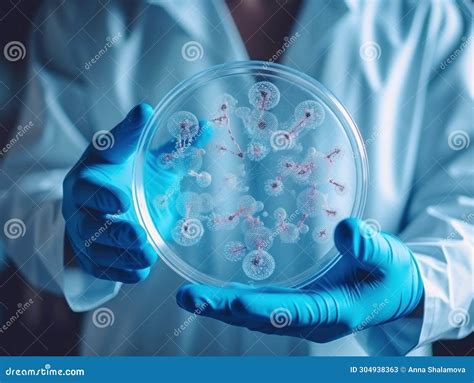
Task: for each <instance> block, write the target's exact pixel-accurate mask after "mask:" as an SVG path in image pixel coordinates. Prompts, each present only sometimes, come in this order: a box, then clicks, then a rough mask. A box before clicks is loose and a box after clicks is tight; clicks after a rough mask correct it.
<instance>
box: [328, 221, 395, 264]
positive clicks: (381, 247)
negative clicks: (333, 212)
mask: <svg viewBox="0 0 474 383" xmlns="http://www.w3.org/2000/svg"><path fill="white" fill-rule="evenodd" d="M393 241H398V240H397V239H396V238H394V237H391V236H389V235H387V234H385V233H382V232H380V230H378V228H374V226H373V225H370V224H368V223H365V222H364V221H361V220H359V219H356V218H348V219H345V220H343V221H341V222H339V224H338V225H337V226H336V229H335V232H334V242H335V245H336V248H337V249H338V250H339V252H340V253H341V254H342V256H351V257H353V258H355V259H356V260H357V261H358V262H359V263H360V266H361V267H362V268H364V269H366V270H367V271H372V270H373V269H374V268H384V267H385V266H388V265H389V264H390V263H391V261H392V257H393V255H392V248H391V245H390V243H391V242H393Z"/></svg>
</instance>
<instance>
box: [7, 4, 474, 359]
mask: <svg viewBox="0 0 474 383" xmlns="http://www.w3.org/2000/svg"><path fill="white" fill-rule="evenodd" d="M35 23H36V25H38V26H39V30H37V31H35V32H34V34H33V36H32V39H31V42H30V44H29V45H28V47H27V49H28V50H27V51H28V58H29V60H30V71H29V77H28V82H27V84H26V86H27V89H28V90H27V96H26V99H24V100H22V103H23V108H22V114H21V118H20V120H19V124H23V125H24V124H26V123H28V122H29V121H33V122H34V128H33V129H31V130H30V131H28V133H27V134H25V135H24V137H22V138H21V140H20V141H19V142H18V143H17V144H15V145H13V146H12V147H11V148H10V149H9V151H8V153H7V155H6V158H5V160H4V161H3V163H2V168H1V172H0V209H1V210H0V216H1V217H2V219H4V220H5V221H6V220H7V219H9V218H11V217H15V218H19V219H21V220H23V221H24V222H25V224H26V233H25V235H24V236H23V237H21V238H18V239H11V240H8V239H6V240H5V242H6V243H5V245H6V250H7V253H8V254H9V256H11V257H12V259H13V260H14V261H15V262H16V264H17V266H18V267H19V268H20V270H21V272H22V273H23V274H24V275H25V276H26V277H27V278H28V279H29V281H31V282H32V283H34V284H35V285H37V286H39V287H40V288H41V289H44V288H47V289H49V290H53V291H56V292H58V293H61V292H62V293H64V296H65V297H66V299H67V301H68V303H69V304H70V306H71V308H72V309H73V310H76V311H86V310H90V311H89V314H88V317H87V318H86V321H85V324H84V328H83V333H82V335H81V338H82V340H81V342H82V352H83V353H84V354H91V355H96V354H99V355H110V354H113V355H117V354H118V355H129V354H138V355H163V354H167V355H206V354H212V355H216V354H225V355H240V354H243V355H252V354H269V355H274V354H276V355H287V354H313V355H364V354H372V355H379V354H405V353H407V352H408V351H410V350H412V349H413V348H415V347H417V348H418V349H419V350H421V351H418V353H427V352H428V350H427V349H426V348H423V347H421V346H423V345H429V343H430V342H432V341H434V340H436V339H440V338H461V337H464V336H466V335H467V334H469V333H470V332H471V331H472V328H473V323H474V320H473V319H474V318H473V314H474V306H473V280H472V269H473V247H472V246H473V237H474V235H473V212H474V199H473V191H474V180H473V169H474V167H473V163H474V162H473V159H474V157H473V147H474V144H471V145H470V146H467V147H465V148H464V149H461V150H453V149H452V146H453V145H451V146H450V142H451V143H452V141H453V136H451V137H450V134H452V133H453V132H454V131H462V132H464V136H462V137H461V138H466V137H467V138H468V139H469V137H472V135H473V112H472V98H473V76H472V58H473V44H472V42H473V41H472V31H471V30H470V29H469V28H470V24H469V18H468V13H467V9H466V8H462V7H460V6H459V5H457V4H455V3H453V2H449V1H441V0H439V1H433V2H428V1H422V2H417V1H375V0H373V1H356V0H354V1H346V2H342V1H341V2H322V1H306V2H304V5H303V6H302V9H301V11H300V14H299V17H298V19H297V21H296V22H295V25H294V31H293V32H292V35H293V34H295V33H296V32H298V34H299V37H298V38H297V40H296V41H295V42H294V43H293V44H292V45H291V46H290V47H289V49H287V51H286V52H285V55H284V57H283V63H284V64H286V65H289V66H291V67H293V68H296V69H298V70H300V71H302V72H304V73H307V74H309V75H311V76H313V77H314V78H316V79H317V80H318V81H320V82H321V83H323V84H324V85H325V86H326V87H327V88H329V89H330V90H331V91H332V92H333V93H334V94H335V95H336V96H337V97H338V98H339V99H340V101H341V102H342V103H343V104H344V105H345V107H346V108H347V109H348V111H349V112H350V113H351V115H352V117H353V118H354V120H355V122H356V123H357V125H358V127H359V129H360V131H361V133H362V136H363V138H364V140H365V144H366V147H367V152H368V158H369V164H370V181H369V194H368V201H367V202H368V203H367V208H366V211H365V217H367V218H372V219H376V220H377V221H378V222H379V223H380V224H381V226H382V227H383V228H384V230H386V231H393V232H397V233H399V234H400V236H401V237H402V238H403V239H404V240H405V241H406V243H407V244H408V245H409V247H410V248H411V249H412V250H413V252H414V254H415V256H416V259H417V261H418V263H419V266H420V270H421V274H422V278H423V281H424V287H425V294H424V317H423V318H418V317H412V318H403V319H398V320H396V321H394V322H391V323H389V324H385V325H383V326H378V327H376V328H372V329H369V330H365V331H362V332H361V333H359V334H358V335H357V336H353V335H351V336H348V337H345V338H343V339H340V340H338V341H336V342H332V343H329V344H326V345H318V344H313V343H310V342H307V341H304V340H301V339H294V338H288V337H278V336H268V335H262V334H259V333H255V332H251V331H248V330H246V329H241V328H237V327H232V326H228V325H225V324H223V323H220V322H217V321H214V320H212V319H208V318H194V317H193V316H192V315H190V314H189V313H187V312H185V311H183V310H181V309H180V308H178V306H177V305H176V303H175V292H176V289H177V288H178V287H179V286H180V285H181V284H182V283H183V282H184V281H183V280H182V279H181V278H180V277H179V276H177V275H176V274H174V273H173V272H172V271H171V270H169V269H168V267H167V266H166V265H165V264H164V263H162V262H159V263H158V264H157V265H156V266H155V267H154V269H153V272H152V274H151V275H150V277H149V278H148V279H147V280H146V281H145V282H143V283H139V284H136V285H123V286H122V285H121V284H119V283H113V282H108V281H101V280H95V279H94V278H93V277H90V276H88V275H86V274H84V273H83V272H82V271H80V270H78V269H73V268H66V269H65V268H64V267H63V238H64V219H63V217H62V215H61V199H62V181H63V179H64V176H65V174H66V173H67V172H68V170H69V169H70V168H71V167H72V166H73V165H74V163H75V162H76V161H77V160H78V159H79V157H80V155H81V154H82V152H83V151H84V149H85V148H86V146H87V145H88V144H89V142H90V141H91V138H92V135H93V134H94V132H96V131H98V130H102V129H107V130H108V129H111V128H112V127H113V126H114V125H115V124H116V123H117V122H119V121H120V120H121V119H122V118H123V116H124V115H125V114H126V112H127V111H128V110H129V109H130V108H131V107H132V106H133V105H135V104H137V103H138V102H141V101H146V102H149V103H151V104H152V105H154V104H156V103H157V102H158V101H159V100H160V99H161V98H162V97H163V96H164V95H165V94H166V93H167V92H168V91H169V90H170V89H171V88H172V87H173V86H175V85H176V84H177V83H178V82H179V81H181V80H183V79H186V78H188V77H189V76H190V75H192V74H194V73H196V72H198V71H200V70H202V69H205V68H208V67H209V66H211V65H214V64H219V63H223V62H228V61H233V60H245V59H247V54H246V52H245V48H244V45H243V43H242V40H241V39H240V36H239V35H238V32H237V29H236V27H235V25H234V24H233V20H232V17H231V15H230V13H229V11H228V9H227V7H226V5H225V3H224V2H223V1H212V0H209V1H190V0H189V1H188V0H172V1H171V0H170V1H148V2H147V1H134V2H132V1H129V2H127V1H113V2H108V3H106V5H105V6H104V5H101V4H100V3H96V2H93V1H75V2H71V1H70V2H67V3H66V4H63V5H60V4H59V2H58V4H56V3H55V2H54V1H51V0H50V1H47V2H45V5H44V7H43V9H42V11H41V12H40V14H39V16H38V17H37V18H36V21H35ZM117 36H118V37H119V39H118V41H117V42H115V43H114V44H113V46H112V47H108V48H107V51H106V52H105V53H104V52H102V53H100V54H99V52H100V50H101V49H103V48H104V46H105V45H106V44H107V43H108V42H110V41H114V38H116V37H117ZM463 39H464V40H463ZM115 40H116V39H115ZM188 41H197V42H199V43H200V44H201V45H202V46H203V57H202V58H201V59H199V60H196V61H186V60H184V59H183V57H182V52H181V49H182V46H183V45H184V44H185V43H186V42H188ZM463 42H464V43H466V42H467V43H466V44H463ZM374 43H376V45H375V44H374ZM109 45H110V44H109ZM371 48H373V49H374V50H373V51H370V49H371ZM96 55H98V57H99V58H98V59H95V60H94V61H95V62H94V63H92V65H91V60H92V59H93V58H94V57H95V58H97V57H96ZM450 55H455V57H454V56H451V59H449V57H450ZM453 57H454V59H453ZM446 60H449V61H450V62H449V63H448V61H446ZM87 64H89V67H88V68H87V69H86V67H87V66H88V65H87ZM464 146H466V145H464ZM457 149H459V147H458V148H457ZM97 307H107V308H109V309H110V310H112V312H113V314H114V323H113V325H112V326H110V327H106V328H99V327H97V326H96V325H95V324H94V321H93V309H95V308H97ZM459 314H461V316H463V315H464V317H465V316H466V315H467V316H470V319H471V320H470V321H469V323H467V324H465V322H466V321H465V320H464V323H462V324H464V325H462V326H459V325H457V323H456V322H455V320H456V318H457V320H459ZM456 315H457V316H456ZM453 318H454V319H453ZM185 322H186V323H188V324H189V325H187V326H186V327H185V330H184V331H182V332H181V333H180V334H179V335H178V336H176V335H175V329H177V328H179V326H180V325H181V324H183V323H185Z"/></svg>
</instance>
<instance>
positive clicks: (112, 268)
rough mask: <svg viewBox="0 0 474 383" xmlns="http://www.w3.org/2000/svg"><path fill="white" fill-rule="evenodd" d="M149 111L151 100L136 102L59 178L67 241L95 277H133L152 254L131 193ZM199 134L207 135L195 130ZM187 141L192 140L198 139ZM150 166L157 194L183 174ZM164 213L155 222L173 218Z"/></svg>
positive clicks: (146, 269) (142, 274)
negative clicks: (136, 159)
mask: <svg viewBox="0 0 474 383" xmlns="http://www.w3.org/2000/svg"><path fill="white" fill-rule="evenodd" d="M152 114H153V109H152V108H151V106H149V105H147V104H140V105H137V106H136V107H135V108H133V109H132V110H131V111H130V112H129V114H128V115H127V117H126V118H125V119H124V120H123V121H122V122H120V123H119V124H118V125H117V126H116V127H115V128H114V129H113V130H111V131H110V132H107V133H106V134H105V135H104V136H103V137H102V139H103V140H104V143H103V144H104V145H101V143H100V142H95V143H94V142H93V143H92V144H91V145H89V147H88V148H87V149H86V151H85V152H84V154H83V155H82V157H81V158H80V160H79V161H78V162H77V164H76V165H75V166H74V167H73V168H72V170H71V171H70V172H69V173H68V174H67V176H66V178H65V180H64V184H63V190H64V197H63V207H62V212H63V216H64V218H65V221H66V241H67V244H68V245H69V246H70V247H71V249H72V252H73V254H74V255H75V258H76V259H77V261H78V262H79V263H80V265H81V266H82V268H83V269H84V270H85V271H86V272H88V273H89V274H92V275H93V276H95V277H97V278H100V279H106V280H113V281H118V282H124V283H136V282H139V281H141V280H143V279H145V278H146V277H147V276H148V274H149V273H150V267H151V266H152V265H153V264H154V263H155V262H156V260H157V255H156V253H155V251H154V250H153V248H152V246H151V245H150V244H149V243H148V241H147V236H146V233H145V231H144V229H143V228H142V227H141V226H140V224H139V223H138V221H137V219H136V216H135V214H134V209H133V206H132V193H131V183H132V162H133V155H134V154H135V152H136V149H137V144H138V140H139V138H140V134H141V133H142V131H143V129H144V127H145V125H146V122H147V121H148V119H149V118H150V117H151V116H152ZM200 126H201V125H200ZM208 131H209V130H208ZM204 138H206V139H207V138H208V137H207V135H199V139H204ZM106 140H108V142H105V141H106ZM105 144H107V145H105ZM191 144H193V145H194V144H197V139H196V140H195V141H194V142H192V143H191ZM173 147H174V146H173V143H172V142H168V143H167V144H166V145H164V146H163V147H161V148H159V149H158V150H157V151H156V152H155V153H153V154H150V155H151V156H153V157H154V158H149V161H147V164H148V166H153V164H155V163H156V161H157V158H158V157H159V156H160V154H162V153H165V152H167V151H169V150H172V149H173ZM155 156H156V157H155ZM153 170H154V171H155V170H156V171H157V172H158V173H157V174H156V177H155V178H154V182H155V183H156V185H155V188H154V190H156V193H157V194H164V193H165V191H166V190H167V189H168V188H169V187H170V185H172V184H173V183H174V182H177V181H178V182H179V179H180V177H182V176H183V174H180V173H181V171H182V170H180V169H169V170H166V169H158V168H157V169H153ZM183 171H184V170H183ZM170 205H173V203H172V201H171V202H170ZM171 214H172V212H171ZM167 219H168V222H165V221H163V222H156V224H157V225H159V227H160V225H161V226H163V227H164V226H166V227H167V226H168V225H170V224H171V223H170V221H169V220H173V219H174V218H173V217H170V216H168V217H167ZM171 227H172V226H171Z"/></svg>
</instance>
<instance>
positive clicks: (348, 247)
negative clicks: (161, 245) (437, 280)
mask: <svg viewBox="0 0 474 383" xmlns="http://www.w3.org/2000/svg"><path fill="white" fill-rule="evenodd" d="M334 236H335V244H336V247H337V249H338V250H339V252H340V253H341V254H342V258H341V259H340V260H339V262H338V263H337V264H336V265H335V266H334V267H333V268H332V269H330V270H329V271H328V272H327V273H326V274H325V275H324V277H322V278H321V279H320V280H318V281H317V282H315V283H312V284H310V285H309V286H307V287H305V288H303V289H287V288H278V287H262V288H256V289H253V288H249V287H247V286H244V285H240V284H237V285H235V284H234V285H233V286H229V287H225V288H219V287H211V286H204V285H185V286H183V287H182V288H181V289H180V290H179V291H178V294H177V302H178V304H179V305H180V306H181V307H183V308H184V309H186V310H188V311H191V312H193V311H194V312H196V313H199V314H200V315H204V316H208V317H212V318H215V319H218V320H221V321H223V322H226V323H229V324H232V325H236V326H243V327H247V328H248V329H250V330H254V331H260V332H263V333H267V334H278V335H289V336H295V337H302V338H305V339H308V340H311V341H314V342H328V341H331V340H334V339H337V338H340V337H342V336H344V335H347V334H349V333H350V332H357V331H361V330H363V329H364V328H366V327H370V326H375V325H378V324H382V323H385V322H388V321H392V320H395V319H397V318H401V317H404V316H407V315H409V314H410V313H411V312H412V311H413V310H414V309H415V308H416V307H417V305H418V304H419V303H420V301H421V299H422V295H423V283H422V279H421V276H420V273H419V271H418V267H417V264H416V261H415V259H414V257H413V255H412V253H411V251H410V250H409V249H408V248H407V247H406V246H405V245H404V244H403V243H402V242H401V241H400V240H399V239H398V238H396V237H395V236H393V235H391V234H388V233H375V232H374V231H373V230H371V229H370V228H369V227H368V226H367V225H366V224H364V223H363V222H362V221H359V220H357V219H354V218H349V219H346V220H344V221H342V222H340V223H339V224H338V226H337V227H336V230H335V234H334ZM197 307H200V310H197V311H195V310H196V308H197Z"/></svg>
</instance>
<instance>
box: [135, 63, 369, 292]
mask: <svg viewBox="0 0 474 383" xmlns="http://www.w3.org/2000/svg"><path fill="white" fill-rule="evenodd" d="M367 177H368V167H367V158H366V153H365V149H364V145H363V142H362V140H361V137H360V134H359V131H358V129H357V127H356V125H355V124H354V122H353V121H352V119H351V117H350V115H349V113H348V112H347V111H346V110H345V109H344V107H343V106H342V105H341V103H340V102H339V101H338V100H337V99H336V98H335V97H334V96H333V95H332V94H331V93H330V92H329V91H328V90H327V89H325V88H324V87H323V86H322V85H321V84H320V83H318V82H317V81H315V80H314V79H312V78H311V77H308V76H307V75H305V74H302V73H300V72H298V71H296V70H294V69H291V68H288V67H285V66H282V65H278V64H270V63H267V62H259V61H244V62H233V63H228V64H224V65H218V66H215V67H212V68H210V69H208V70H205V71H203V72H201V73H198V74H197V75H195V76H193V77H191V78H190V79H188V80H186V81H184V82H182V83H180V84H179V85H178V86H176V87H175V88H174V89H173V90H172V91H171V92H169V93H168V95H167V96H166V97H165V98H164V99H163V100H162V101H161V102H160V103H159V105H158V106H157V107H156V108H155V111H154V115H153V117H152V118H151V119H150V121H149V122H148V124H147V126H146V128H145V130H144V132H143V134H142V137H141V138H140V142H139V148H138V151H137V155H136V157H135V160H134V167H133V187H132V189H133V196H134V206H135V210H136V214H137V216H138V219H139V221H140V223H141V225H142V226H143V227H144V228H145V230H146V232H147V235H148V237H149V241H150V242H151V244H152V245H153V247H154V248H155V250H156V251H157V253H158V254H159V255H160V257H161V258H162V259H163V261H164V262H165V263H166V264H167V265H168V266H169V267H171V268H172V269H173V270H174V271H175V272H176V273H178V274H180V275H181V276H182V277H184V278H186V279H187V280H189V281H192V282H196V283H207V284H214V285H226V284H228V283H231V282H239V283H245V284H248V285H251V286H259V285H277V286H284V287H301V286H304V285H306V284H307V283H310V282H311V281H314V280H316V279H317V278H318V277H320V276H321V275H323V274H324V273H325V272H326V271H327V270H328V269H329V268H330V267H331V266H332V265H334V264H335V263H336V262H337V260H338V259H339V257H340V255H339V254H338V252H337V250H336V249H335V246H334V242H333V235H332V234H333V230H334V228H335V226H336V225H337V223H338V221H339V220H341V219H343V218H345V217H349V216H355V217H360V216H361V214H362V211H363V208H364V204H365V199H366V188H367Z"/></svg>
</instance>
